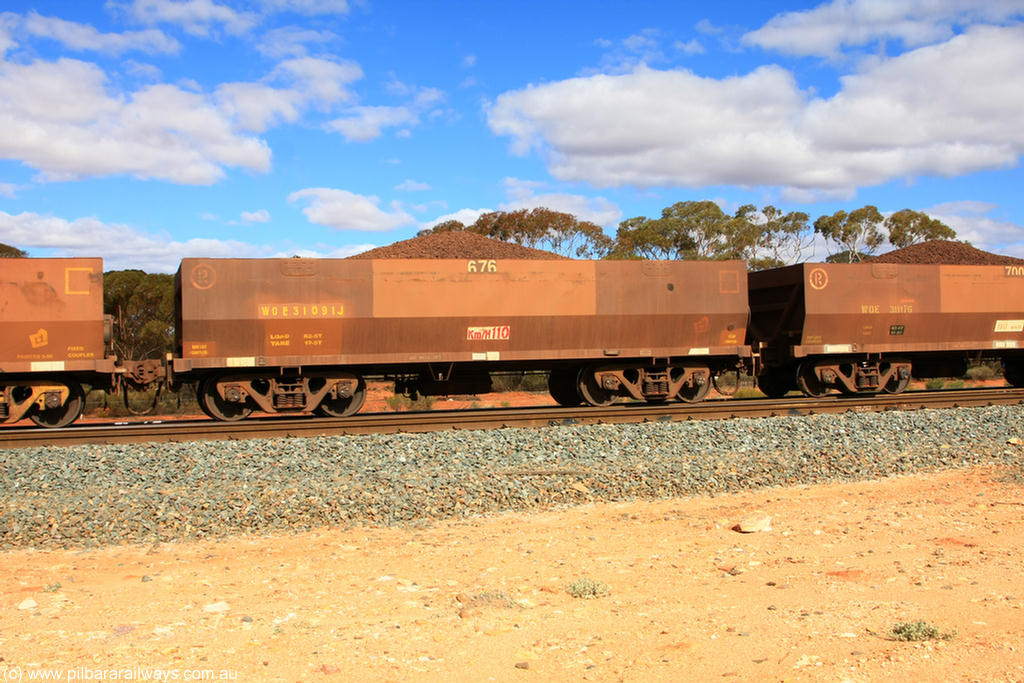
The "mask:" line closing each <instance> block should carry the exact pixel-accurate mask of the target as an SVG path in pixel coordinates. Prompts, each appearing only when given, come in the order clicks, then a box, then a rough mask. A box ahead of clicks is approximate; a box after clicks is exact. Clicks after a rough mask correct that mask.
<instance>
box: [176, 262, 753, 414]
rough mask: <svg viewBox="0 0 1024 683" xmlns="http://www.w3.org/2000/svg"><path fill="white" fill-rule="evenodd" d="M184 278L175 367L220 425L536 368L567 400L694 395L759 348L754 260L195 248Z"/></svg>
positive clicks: (326, 409)
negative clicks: (275, 254) (319, 255)
mask: <svg viewBox="0 0 1024 683" xmlns="http://www.w3.org/2000/svg"><path fill="white" fill-rule="evenodd" d="M176 286H177V289H178V293H177V297H178V302H179V305H178V321H177V325H176V330H177V339H176V351H175V354H174V359H173V367H172V369H171V370H172V373H171V376H172V378H173V381H175V382H195V383H197V385H198V387H199V389H198V395H199V399H200V404H201V406H202V407H203V409H204V410H205V411H206V412H207V413H208V414H209V415H211V416H212V417H214V418H217V419H221V420H235V419H241V418H243V417H245V416H246V415H248V414H249V413H250V412H252V411H253V410H259V411H264V412H312V411H315V412H317V413H319V414H323V415H330V416H345V415H351V414H352V413H354V412H356V411H357V410H358V409H359V407H360V405H361V404H362V402H363V399H364V397H365V393H366V384H365V379H366V378H367V377H386V378H388V379H391V380H394V382H395V385H396V391H397V392H404V393H407V394H410V395H415V394H421V395H446V394H462V393H474V394H476V393H486V392H488V391H490V390H491V373H495V372H518V371H532V370H536V371H547V372H549V373H550V379H549V386H550V389H551V393H552V395H553V396H554V398H555V399H556V400H557V401H558V402H559V403H562V404H565V405H575V404H579V403H588V404H592V405H603V404H607V403H610V402H611V401H612V400H614V399H615V398H616V397H618V396H630V397H632V398H635V399H639V400H647V401H664V400H670V399H681V400H686V401H696V400H700V399H701V398H703V397H704V396H705V395H706V394H707V392H708V390H709V388H710V387H711V384H712V382H713V379H714V376H715V375H716V374H718V373H721V372H725V371H727V370H730V369H731V370H735V369H736V367H737V364H738V363H739V362H740V361H741V359H746V358H749V355H750V352H749V347H747V346H746V344H745V341H744V340H745V337H746V324H747V318H748V308H747V274H746V267H745V264H744V263H743V262H742V261H716V262H666V261H574V260H518V259H509V260H503V259H497V260H495V259H366V260H359V259H307V258H291V259H184V260H183V261H182V263H181V267H180V269H179V271H178V274H177V278H176Z"/></svg>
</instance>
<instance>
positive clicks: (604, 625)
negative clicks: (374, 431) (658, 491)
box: [0, 469, 1024, 683]
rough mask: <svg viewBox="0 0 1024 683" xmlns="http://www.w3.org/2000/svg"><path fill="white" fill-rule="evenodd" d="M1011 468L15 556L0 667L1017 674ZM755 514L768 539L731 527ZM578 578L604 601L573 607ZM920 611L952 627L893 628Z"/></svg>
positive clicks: (296, 672) (1023, 665) (416, 673)
mask: <svg viewBox="0 0 1024 683" xmlns="http://www.w3.org/2000/svg"><path fill="white" fill-rule="evenodd" d="M1005 474H1006V473H1005V472H1003V471H999V470H992V469H978V470H973V471H959V472H949V473H939V474H933V475H927V476H924V475H921V476H911V477H902V478H895V479H889V480H885V481H874V482H864V483H856V484H842V485H831V486H816V487H799V488H791V489H776V490H766V491H759V492H750V493H742V494H736V495H727V496H720V497H716V498H694V499H677V500H665V501H658V502H633V503H614V504H590V505H583V506H580V507H575V508H569V509H561V510H551V511H547V512H541V513H534V514H519V513H510V514H502V515H496V516H491V517H485V518H478V519H471V520H464V521H452V522H445V523H438V524H431V525H425V526H422V527H419V528H394V529H377V528H355V529H347V530H343V529H322V530H319V531H315V532H312V533H304V534H299V535H287V536H267V537H238V538H232V539H227V540H221V541H204V542H193V543H182V544H167V545H160V546H153V547H138V546H131V547H116V548H106V549H101V550H89V551H38V552H35V551H31V550H18V551H12V552H7V553H4V554H3V555H2V556H0V557H2V562H0V587H2V588H0V673H2V674H3V675H4V676H5V677H6V679H5V680H29V678H28V676H29V675H30V674H36V675H38V674H39V673H40V672H58V671H59V672H65V674H66V672H68V671H70V672H73V673H75V674H77V675H78V676H79V680H83V679H84V678H85V677H86V676H92V680H101V679H98V678H97V676H98V675H100V674H102V673H103V672H110V671H111V670H119V671H122V672H123V671H128V670H134V671H142V672H150V675H153V672H154V671H156V670H160V671H162V672H166V673H167V674H169V675H171V676H174V677H175V678H174V680H185V678H186V676H193V677H195V676H206V677H207V678H206V680H213V678H210V677H211V676H212V677H217V676H220V675H222V674H223V675H225V676H232V675H234V676H236V679H235V680H239V681H314V682H319V681H323V682H325V683H327V682H330V681H357V680H358V681H370V682H373V681H395V682H399V681H401V682H405V681H456V682H461V681H465V682H466V683H477V682H479V681H488V680H493V681H523V682H525V681H559V682H562V681H577V680H588V681H644V682H646V681H673V682H674V681H712V680H736V681H761V680H764V681H835V682H837V683H839V682H844V681H848V682H851V683H867V682H874V681H906V682H908V683H918V682H919V681H943V682H945V681H950V682H956V681H963V682H966V681H979V682H980V681H984V682H994V681H1000V682H1006V681H1018V682H1019V681H1024V656H1022V649H1024V582H1022V580H1021V573H1020V567H1021V564H1022V560H1024V524H1022V523H1021V522H1022V516H1024V487H1022V485H1021V484H1020V483H1014V482H1011V481H1008V480H1006V478H1005ZM1018 481H1019V472H1018ZM752 515H753V516H755V517H758V518H763V517H770V518H771V523H770V529H768V530H764V531H760V532H757V533H750V534H741V533H738V532H737V531H734V530H733V528H732V527H733V526H734V525H736V524H737V522H738V521H740V520H742V519H743V518H746V517H749V516H752ZM581 578H586V579H590V580H592V581H594V582H599V583H601V584H604V585H605V586H606V587H607V594H605V595H603V596H600V597H594V598H592V599H584V598H578V597H573V595H571V594H570V592H569V590H568V587H569V586H570V585H571V584H572V583H573V582H575V581H577V580H579V579H581ZM919 619H920V620H924V621H926V622H928V623H929V624H931V625H934V626H935V627H937V628H938V629H940V630H941V631H944V632H947V633H950V634H951V635H950V638H949V639H947V640H941V639H940V640H929V641H925V642H896V641H894V640H891V639H889V638H888V637H887V636H886V633H887V631H888V630H889V629H890V628H891V627H892V626H894V625H895V624H897V623H899V622H905V621H915V620H919ZM954 631H955V635H952V633H953V632H954ZM19 675H20V676H21V678H16V676H19ZM106 675H107V676H108V679H107V680H110V678H109V676H110V674H109V673H107V674H106ZM122 675H123V674H122ZM66 679H67V677H66V675H65V680H66Z"/></svg>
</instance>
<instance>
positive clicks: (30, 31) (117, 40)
mask: <svg viewBox="0 0 1024 683" xmlns="http://www.w3.org/2000/svg"><path fill="white" fill-rule="evenodd" d="M21 30H22V31H23V32H24V33H25V34H27V35H31V36H38V37H43V38H49V39H51V40H55V41H57V42H59V43H62V44H63V45H64V46H66V47H68V48H70V49H72V50H95V51H97V52H105V53H108V54H113V55H119V54H122V53H124V52H129V51H132V50H138V51H141V52H146V53H150V54H177V53H178V51H179V50H180V49H181V44H180V43H179V42H178V41H177V40H175V39H174V38H171V37H169V36H166V35H164V33H163V32H162V31H158V30H156V29H149V30H146V31H126V32H125V33H100V32H99V31H98V30H96V28H94V27H92V26H89V25H88V24H79V23H77V22H74V21H67V20H65V19H59V18H57V17H44V16H42V15H40V14H38V13H36V12H29V14H28V15H27V16H25V18H24V19H23V21H22V22H21ZM0 53H2V51H0Z"/></svg>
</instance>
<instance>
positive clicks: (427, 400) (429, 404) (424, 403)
mask: <svg viewBox="0 0 1024 683" xmlns="http://www.w3.org/2000/svg"><path fill="white" fill-rule="evenodd" d="M434 400H435V399H434V397H433V396H420V397H419V398H417V399H416V400H415V401H414V400H412V399H411V398H409V397H408V396H406V395H405V394H395V395H393V396H388V397H387V398H386V399H384V402H385V403H387V404H388V407H389V408H391V410H394V411H395V412H403V411H409V410H430V409H432V408H433V407H434Z"/></svg>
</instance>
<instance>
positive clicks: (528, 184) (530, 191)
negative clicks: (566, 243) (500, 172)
mask: <svg viewBox="0 0 1024 683" xmlns="http://www.w3.org/2000/svg"><path fill="white" fill-rule="evenodd" d="M541 187H543V184H542V183H537V182H532V181H525V180H520V179H518V178H505V192H506V193H507V194H508V197H509V200H508V201H507V202H505V203H503V204H502V205H501V206H500V207H499V208H500V209H501V210H502V211H514V210H516V209H535V208H545V209H551V210H552V211H561V212H562V213H569V214H572V215H573V216H576V218H579V219H580V220H582V221H590V222H591V223H595V224H597V225H602V226H615V225H618V224H619V221H620V220H622V211H621V210H620V209H619V207H618V206H616V205H615V204H614V203H613V202H611V201H609V200H607V199H605V198H604V197H585V196H583V195H578V194H567V193H559V192H548V193H541V194H538V193H537V192H536V190H538V189H539V188H541Z"/></svg>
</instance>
